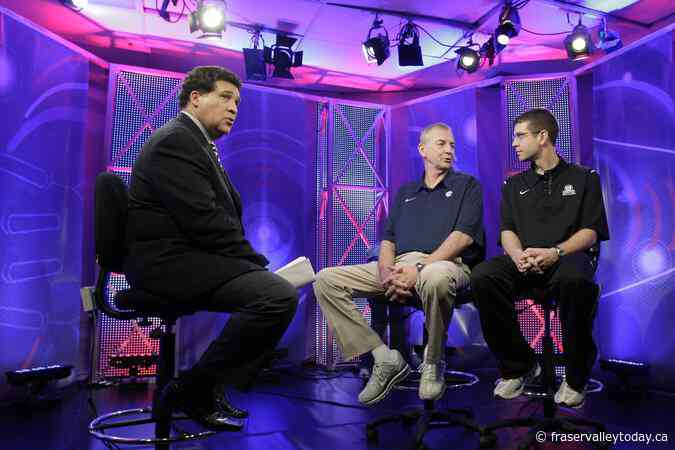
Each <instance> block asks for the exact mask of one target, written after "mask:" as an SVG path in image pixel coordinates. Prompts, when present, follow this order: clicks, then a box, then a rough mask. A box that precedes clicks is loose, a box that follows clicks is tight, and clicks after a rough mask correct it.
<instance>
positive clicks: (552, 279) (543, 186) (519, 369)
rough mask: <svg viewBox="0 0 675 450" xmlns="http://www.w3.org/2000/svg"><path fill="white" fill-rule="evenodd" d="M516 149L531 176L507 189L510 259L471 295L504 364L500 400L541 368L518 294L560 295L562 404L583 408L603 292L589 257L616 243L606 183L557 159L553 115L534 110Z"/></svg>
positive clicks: (520, 123) (488, 267)
mask: <svg viewBox="0 0 675 450" xmlns="http://www.w3.org/2000/svg"><path fill="white" fill-rule="evenodd" d="M513 134H514V138H513V148H514V149H515V151H516V153H517V155H518V159H520V160H521V161H530V162H531V167H530V169H529V170H526V171H524V172H521V173H519V174H517V175H514V176H512V177H510V178H509V179H507V180H506V181H505V182H504V187H503V188H502V201H501V227H500V228H501V234H500V240H501V246H502V247H503V248H504V252H505V255H503V256H498V257H496V258H492V259H490V260H489V261H486V262H484V263H482V264H480V265H479V266H478V267H476V269H475V270H474V271H473V273H472V274H471V288H472V289H471V292H472V295H473V300H474V303H475V305H476V307H477V308H478V311H479V313H480V320H481V325H482V328H483V336H484V337H485V340H486V342H487V344H488V346H489V347H490V350H491V351H492V352H493V353H494V354H495V356H496V357H497V359H498V360H499V368H500V371H501V375H502V379H501V380H500V381H499V383H498V384H497V386H496V387H495V389H494V395H495V396H496V397H500V398H504V399H512V398H515V397H518V396H519V395H520V394H521V393H522V392H523V388H524V386H525V384H527V382H528V381H529V380H531V379H532V378H534V377H536V376H538V375H539V373H540V372H541V368H540V366H539V364H538V363H537V361H536V358H535V354H534V350H532V348H531V347H530V346H529V345H528V343H527V341H526V340H525V338H523V336H522V334H521V333H520V327H519V324H518V319H517V317H516V311H515V300H516V295H517V293H518V292H519V291H520V290H521V289H522V288H524V287H527V286H539V287H548V288H550V289H552V291H553V293H554V295H555V297H556V300H557V301H558V304H559V305H560V322H561V325H562V331H563V345H564V350H565V362H566V367H565V381H563V383H562V384H561V385H560V389H558V392H557V393H556V394H555V399H554V400H555V402H556V403H558V404H562V405H566V406H569V407H581V405H582V404H583V403H584V398H585V393H584V388H585V386H586V382H587V381H588V378H589V376H590V373H591V368H592V367H593V363H594V362H595V358H596V355H597V348H596V346H595V343H594V342H593V316H594V311H595V305H596V303H597V296H598V287H597V285H596V284H595V283H594V281H593V275H594V272H595V267H594V261H593V259H592V258H591V256H590V255H589V252H588V250H589V249H591V247H593V246H594V245H596V243H598V242H599V241H603V240H607V239H609V230H608V227H607V217H606V215H605V207H604V205H603V202H602V191H601V189H600V178H599V177H598V174H597V173H596V172H595V171H594V170H591V169H587V168H585V167H581V166H577V165H575V164H568V163H567V162H566V161H565V160H564V159H562V158H561V157H560V156H558V154H557V153H556V151H555V141H556V138H557V136H558V123H557V122H556V120H555V117H554V116H553V114H551V113H550V112H549V111H547V110H545V109H533V110H531V111H528V112H526V113H524V114H522V115H521V116H519V117H518V118H517V119H516V120H515V123H514V130H513Z"/></svg>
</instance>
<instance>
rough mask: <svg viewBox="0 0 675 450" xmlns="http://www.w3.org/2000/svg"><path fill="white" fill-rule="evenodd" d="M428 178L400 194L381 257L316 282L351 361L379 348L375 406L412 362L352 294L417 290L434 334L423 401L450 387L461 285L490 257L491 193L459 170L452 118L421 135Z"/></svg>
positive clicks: (400, 294)
mask: <svg viewBox="0 0 675 450" xmlns="http://www.w3.org/2000/svg"><path fill="white" fill-rule="evenodd" d="M418 149H419V153H420V155H421V157H422V159H423V161H424V177H423V179H422V180H419V181H413V182H410V183H408V184H405V185H403V186H402V187H401V188H400V189H399V191H398V194H397V195H396V199H395V200H394V202H393V204H392V207H391V210H390V214H389V217H388V223H387V227H386V230H385V232H384V235H383V236H382V242H381V244H380V253H379V259H378V261H377V262H375V261H374V262H371V263H368V264H359V265H354V266H340V267H331V268H326V269H323V270H322V271H320V272H319V273H318V275H317V277H316V281H315V283H314V293H315V295H316V298H317V301H318V302H319V305H320V306H321V310H322V312H323V314H324V316H325V317H326V320H327V321H328V325H329V327H330V328H331V329H332V330H333V331H334V333H335V336H336V338H337V342H338V346H339V347H340V350H341V352H342V355H343V357H344V358H345V359H350V358H353V357H355V356H359V355H361V354H364V353H367V352H372V355H373V358H374V360H375V363H374V365H373V371H372V374H371V376H370V379H369V381H368V383H367V384H366V386H365V388H364V389H363V391H361V393H360V394H359V401H360V402H361V403H363V404H365V405H373V404H375V403H377V402H379V401H381V400H382V399H384V398H385V397H386V396H387V395H388V394H389V392H390V391H391V389H392V387H393V386H394V385H396V384H397V383H400V382H401V381H403V380H404V379H405V378H406V377H407V376H408V374H409V373H410V367H409V366H408V364H407V363H406V362H405V360H404V359H403V357H402V356H401V354H400V353H399V352H398V351H396V350H392V349H390V348H389V347H387V346H386V345H385V344H383V343H382V340H381V339H380V337H379V336H378V335H377V333H375V332H374V331H373V330H372V329H371V328H370V327H369V326H368V323H367V322H366V320H365V319H364V318H363V316H362V315H361V313H360V312H359V311H358V309H357V308H356V305H355V304H354V302H353V300H352V297H353V296H354V295H355V294H358V296H360V297H370V296H375V295H380V294H384V295H385V296H386V297H387V298H388V299H389V300H390V301H392V302H400V303H405V302H406V301H407V299H408V298H410V297H412V296H417V297H418V298H419V300H420V301H421V303H422V305H423V307H424V314H425V327H426V330H427V333H428V336H429V340H428V343H427V348H426V349H425V360H424V369H423V372H422V377H421V381H420V387H419V396H420V398H422V399H423V400H437V399H439V398H440V397H442V396H443V393H444V392H445V376H444V373H445V362H444V360H443V357H444V348H445V345H444V344H445V340H446V335H447V329H448V325H449V323H450V318H451V315H452V308H453V303H454V299H455V294H456V292H457V290H459V289H461V288H462V287H464V286H467V285H468V283H469V274H470V270H471V267H473V266H474V265H475V264H477V263H478V262H480V261H481V260H482V258H483V255H484V250H483V249H484V242H483V198H482V194H481V188H480V184H479V183H478V181H477V180H476V179H475V178H473V177H471V176H469V175H466V174H463V173H459V172H455V171H454V170H453V169H452V164H453V162H454V160H455V138H454V136H453V134H452V129H451V128H450V127H449V126H448V125H446V124H444V123H435V124H432V125H429V126H428V127H426V128H425V129H424V130H422V133H421V134H420V142H419V145H418Z"/></svg>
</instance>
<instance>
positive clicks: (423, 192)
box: [382, 170, 485, 267]
mask: <svg viewBox="0 0 675 450" xmlns="http://www.w3.org/2000/svg"><path fill="white" fill-rule="evenodd" d="M455 230H457V231H461V232H463V233H465V234H467V235H468V236H470V237H471V238H472V239H473V241H474V242H473V244H472V245H471V246H469V248H467V249H465V250H464V251H463V252H462V254H461V255H460V256H461V257H462V260H463V261H464V262H465V263H466V264H467V265H468V266H470V267H472V266H473V265H475V264H477V263H478V262H480V261H482V259H483V258H484V254H485V251H484V248H485V242H484V239H485V237H484V232H483V195H482V192H481V187H480V184H479V183H478V181H477V180H476V179H475V178H474V177H472V176H471V175H467V174H464V173H460V172H455V171H453V170H450V171H449V172H448V174H447V175H446V176H445V178H444V179H443V180H442V181H441V182H440V183H438V185H436V187H435V188H433V189H429V188H427V186H426V185H425V184H424V178H422V180H421V181H414V182H410V183H407V184H405V185H403V186H402V187H401V188H400V189H399V190H398V193H397V194H396V198H395V200H394V202H393V203H392V205H391V209H390V211H389V217H388V220H387V226H386V228H385V230H384V233H383V234H382V239H383V240H387V241H391V242H393V243H394V244H396V254H397V255H400V254H403V253H407V252H413V251H418V252H423V253H432V252H433V251H434V250H436V249H437V248H438V247H439V246H440V245H441V244H442V243H443V241H445V239H447V237H448V235H449V234H450V233H451V232H452V231H455Z"/></svg>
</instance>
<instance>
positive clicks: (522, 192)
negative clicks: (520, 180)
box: [520, 189, 530, 195]
mask: <svg viewBox="0 0 675 450" xmlns="http://www.w3.org/2000/svg"><path fill="white" fill-rule="evenodd" d="M528 192H530V190H529V189H525V190H524V191H520V195H525V194H527V193H528Z"/></svg>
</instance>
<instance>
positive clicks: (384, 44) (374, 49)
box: [361, 15, 390, 66]
mask: <svg viewBox="0 0 675 450" xmlns="http://www.w3.org/2000/svg"><path fill="white" fill-rule="evenodd" d="M378 30H383V31H384V32H383V33H381V32H378V33H377V35H375V36H373V32H375V31H378ZM361 48H362V49H363V56H364V57H365V58H366V62H367V63H368V64H372V63H375V62H377V65H378V66H381V65H382V63H383V62H385V61H386V60H387V58H389V54H390V49H389V33H388V32H387V29H386V28H384V26H383V25H382V19H380V18H379V16H377V15H376V16H375V20H373V25H372V26H371V27H370V30H369V31H368V36H367V37H366V40H365V41H364V42H363V44H362V45H361Z"/></svg>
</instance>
